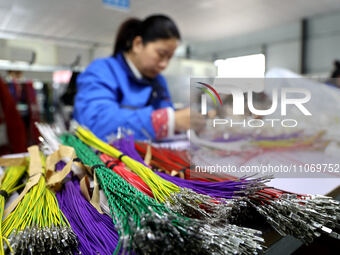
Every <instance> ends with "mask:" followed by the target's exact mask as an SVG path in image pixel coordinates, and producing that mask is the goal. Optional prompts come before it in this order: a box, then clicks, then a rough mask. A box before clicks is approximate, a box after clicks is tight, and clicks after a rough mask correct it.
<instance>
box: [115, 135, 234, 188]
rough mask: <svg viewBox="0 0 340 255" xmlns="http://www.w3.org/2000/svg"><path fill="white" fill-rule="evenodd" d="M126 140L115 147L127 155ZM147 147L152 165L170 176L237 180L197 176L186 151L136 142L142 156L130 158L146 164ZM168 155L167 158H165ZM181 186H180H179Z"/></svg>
mask: <svg viewBox="0 0 340 255" xmlns="http://www.w3.org/2000/svg"><path fill="white" fill-rule="evenodd" d="M124 139H125V138H122V139H119V140H118V141H119V142H115V143H114V145H115V146H121V147H119V149H120V150H121V151H122V152H124V153H125V154H127V153H126V152H125V151H127V149H126V146H124V144H126V143H125V142H124ZM147 146H151V154H152V159H151V161H150V165H151V166H152V167H153V168H155V169H157V170H160V171H163V170H165V171H166V172H167V173H170V174H176V175H178V176H181V177H182V179H190V180H196V181H203V182H206V181H213V182H222V181H224V180H231V179H237V178H234V177H233V176H230V175H226V174H225V175H224V176H217V175H214V174H206V173H203V172H200V173H198V174H197V172H196V171H192V170H191V169H190V161H189V157H188V156H187V155H188V154H189V152H188V151H186V150H172V149H169V148H156V147H154V146H152V145H149V144H147V143H143V142H136V143H135V149H136V150H137V152H138V153H139V154H140V156H137V157H134V155H135V154H131V155H130V154H129V156H130V157H132V158H134V159H135V160H137V161H139V162H141V163H144V161H143V159H142V158H141V156H142V157H145V155H146V153H147ZM128 150H130V151H133V149H131V146H129V147H128ZM164 155H166V156H164ZM179 186H180V185H179Z"/></svg>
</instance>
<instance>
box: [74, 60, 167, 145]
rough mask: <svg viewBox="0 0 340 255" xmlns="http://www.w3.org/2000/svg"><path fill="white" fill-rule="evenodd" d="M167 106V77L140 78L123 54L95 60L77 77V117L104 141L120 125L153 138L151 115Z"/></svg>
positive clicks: (138, 134)
mask: <svg viewBox="0 0 340 255" xmlns="http://www.w3.org/2000/svg"><path fill="white" fill-rule="evenodd" d="M165 107H173V105H172V102H171V98H170V94H169V91H168V88H167V83H166V81H165V79H164V77H163V76H162V75H157V76H156V77H155V78H154V79H147V78H142V79H137V78H136V77H135V76H134V74H133V72H132V71H131V69H130V67H129V65H128V64H127V62H126V60H125V58H124V55H123V54H122V53H119V54H117V55H116V56H115V57H107V58H101V59H97V60H94V61H93V62H92V63H91V64H90V65H89V66H88V67H87V68H86V70H85V71H84V72H83V73H81V74H80V75H79V76H78V78H77V94H76V97H75V105H74V118H75V119H76V120H77V121H78V123H79V124H81V125H84V126H86V127H88V128H89V129H90V130H91V131H92V132H93V133H94V134H95V135H96V136H98V137H99V138H101V139H103V140H107V137H108V136H110V135H112V134H114V133H116V132H117V129H118V127H124V128H126V129H130V130H132V131H133V132H134V137H135V139H138V140H143V139H149V138H153V139H154V138H155V131H154V129H153V126H152V121H151V114H152V112H153V111H154V110H157V109H160V108H165Z"/></svg>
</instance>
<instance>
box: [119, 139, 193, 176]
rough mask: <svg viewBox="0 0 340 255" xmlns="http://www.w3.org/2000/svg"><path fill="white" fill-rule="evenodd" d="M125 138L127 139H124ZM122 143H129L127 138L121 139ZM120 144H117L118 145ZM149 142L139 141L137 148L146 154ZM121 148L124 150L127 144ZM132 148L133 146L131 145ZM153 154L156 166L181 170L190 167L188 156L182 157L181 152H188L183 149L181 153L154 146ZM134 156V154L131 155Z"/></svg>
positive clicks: (153, 164) (153, 163) (153, 162)
mask: <svg viewBox="0 0 340 255" xmlns="http://www.w3.org/2000/svg"><path fill="white" fill-rule="evenodd" d="M124 140H125V141H124ZM119 141H122V142H120V144H126V146H128V145H129V144H127V141H126V139H125V138H124V139H120V140H119ZM120 144H117V145H118V146H119V145H120ZM147 146H148V144H146V143H141V142H138V143H136V144H135V148H136V150H137V151H138V152H139V153H140V154H141V155H143V156H145V154H146V151H147ZM121 147H122V148H120V149H121V150H122V151H123V150H124V147H125V146H121ZM130 148H131V146H130ZM151 154H152V160H151V162H150V164H151V165H152V166H154V167H156V168H161V169H164V170H168V171H172V170H177V171H180V170H182V169H184V170H185V169H189V168H190V162H189V161H188V158H187V157H181V156H180V155H181V154H187V153H186V151H181V153H178V152H177V151H174V150H170V149H165V148H156V147H154V146H152V147H151ZM131 156H132V155H131Z"/></svg>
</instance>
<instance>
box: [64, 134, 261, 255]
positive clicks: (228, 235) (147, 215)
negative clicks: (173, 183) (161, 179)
mask: <svg viewBox="0 0 340 255" xmlns="http://www.w3.org/2000/svg"><path fill="white" fill-rule="evenodd" d="M61 139H62V141H63V143H64V144H66V145H69V146H72V147H74V149H75V150H76V153H77V156H78V157H79V158H80V159H81V160H82V162H83V163H84V164H87V165H89V166H90V167H92V169H93V170H94V171H95V173H94V174H96V175H97V177H98V180H99V184H100V186H101V187H102V188H103V190H104V192H105V195H106V196H107V198H108V203H109V206H110V209H111V214H112V218H113V220H114V223H115V226H116V227H117V229H118V232H119V236H120V241H119V244H118V246H117V248H116V250H115V253H117V252H118V251H119V250H120V249H121V248H122V249H123V253H124V252H125V251H126V249H130V248H132V249H133V250H134V251H135V252H137V253H143V254H145V253H147V254H167V253H171V254H212V253H215V254H227V253H233V254H257V253H258V251H259V250H262V249H263V247H262V245H261V243H262V242H263V239H262V238H261V237H259V235H260V233H261V232H259V231H256V230H253V229H249V228H243V227H238V226H235V225H231V224H227V223H226V224H216V225H213V223H216V222H213V223H211V222H209V221H206V220H198V219H189V218H186V217H183V216H179V215H178V214H174V213H172V212H171V211H170V210H169V209H167V207H166V206H165V205H164V204H160V203H158V202H156V201H155V200H154V199H152V198H150V197H148V196H146V195H144V194H143V193H141V192H140V191H138V190H136V189H135V188H134V187H132V186H131V185H130V184H129V183H127V182H126V181H125V180H124V179H123V178H121V177H120V176H119V175H117V174H116V173H114V172H113V171H112V170H110V169H108V168H106V167H105V166H104V163H102V162H101V161H100V159H99V158H98V157H97V156H96V155H95V154H94V153H93V151H92V150H91V149H90V148H88V147H87V146H86V145H85V144H84V143H82V142H81V141H80V140H79V139H77V138H76V137H74V136H72V135H69V134H65V135H63V136H61Z"/></svg>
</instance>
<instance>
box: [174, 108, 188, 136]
mask: <svg viewBox="0 0 340 255" xmlns="http://www.w3.org/2000/svg"><path fill="white" fill-rule="evenodd" d="M189 128H190V108H189V107H188V108H184V109H181V110H177V111H175V131H178V132H181V131H186V130H188V129H189Z"/></svg>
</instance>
